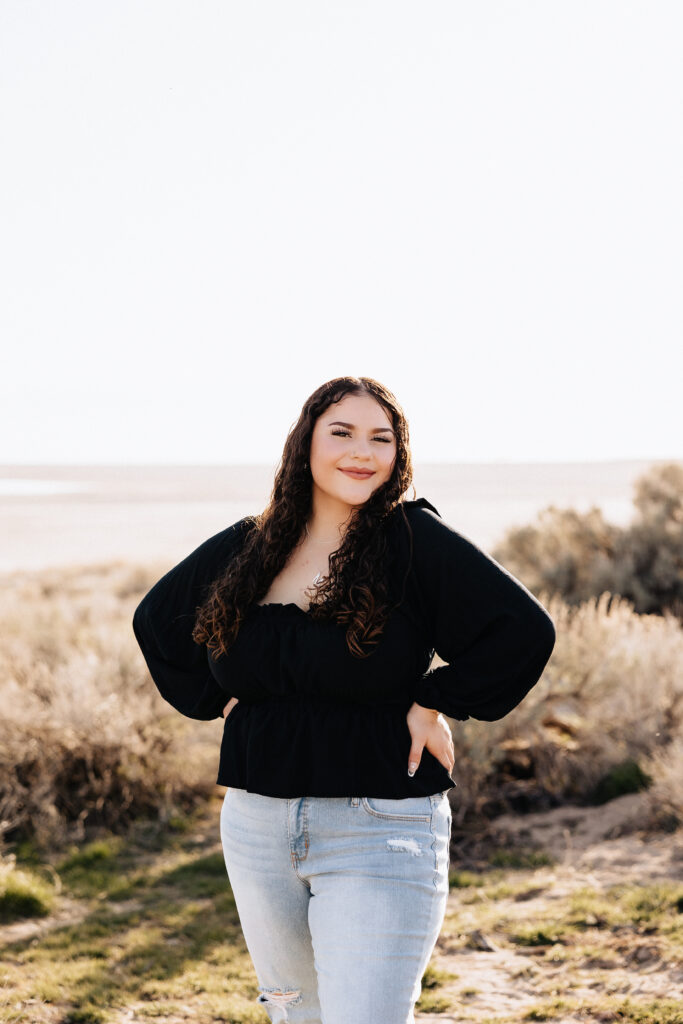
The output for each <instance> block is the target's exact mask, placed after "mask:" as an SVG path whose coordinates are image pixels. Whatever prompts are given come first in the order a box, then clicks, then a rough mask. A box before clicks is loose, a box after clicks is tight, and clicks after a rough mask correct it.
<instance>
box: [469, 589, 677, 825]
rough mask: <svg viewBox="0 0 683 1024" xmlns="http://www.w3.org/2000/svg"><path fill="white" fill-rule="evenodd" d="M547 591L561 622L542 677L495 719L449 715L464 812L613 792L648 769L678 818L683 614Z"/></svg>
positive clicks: (657, 794) (656, 791)
mask: <svg viewBox="0 0 683 1024" xmlns="http://www.w3.org/2000/svg"><path fill="white" fill-rule="evenodd" d="M541 600H542V601H543V603H544V604H545V606H546V607H547V608H548V610H549V612H550V614H551V615H552V617H553V619H554V621H555V624H556V627H557V642H556V646H555V649H554V651H553V654H552V656H551V659H550V662H549V663H548V665H547V667H546V670H545V672H544V675H543V678H542V679H541V681H540V682H539V683H538V684H537V685H536V686H535V687H534V688H533V689H532V690H531V692H530V693H529V694H528V696H527V697H526V698H525V700H524V701H523V702H522V704H520V705H519V707H518V708H516V709H515V710H514V711H513V712H512V713H511V714H510V715H508V716H507V717H506V718H504V719H502V720H501V721H499V722H493V723H476V722H466V723H457V722H456V723H454V724H453V729H454V734H455V744H456V766H455V771H454V773H453V774H454V777H455V779H456V781H457V783H458V786H459V790H458V793H457V800H456V804H457V806H458V807H459V808H460V812H459V813H460V818H461V820H462V819H464V817H465V816H466V815H468V814H471V813H473V812H474V813H485V812H486V811H487V809H488V811H489V812H491V811H495V810H503V809H510V808H518V809H526V807H527V806H528V807H536V806H539V807H540V806H543V804H544V801H545V804H546V806H547V805H548V804H551V803H553V802H562V801H575V802H586V801H592V800H600V799H601V798H607V797H608V796H617V795H619V793H620V792H627V791H628V790H629V788H630V786H631V785H635V784H637V783H638V781H639V779H640V781H641V784H642V782H643V781H644V780H643V779H642V775H643V774H647V775H651V777H652V778H653V779H654V780H655V785H654V787H653V789H652V806H653V812H655V811H658V810H660V809H661V807H660V805H659V804H658V801H664V800H666V804H667V810H668V812H669V813H671V814H672V815H673V816H675V817H677V818H678V819H679V820H683V798H682V797H681V794H680V792H676V787H675V785H674V780H675V779H676V772H678V778H679V779H680V777H681V775H680V767H681V763H682V754H681V744H682V738H683V671H682V669H683V629H681V626H680V624H679V622H678V620H677V619H676V618H675V617H674V616H673V615H670V614H665V615H664V616H657V615H637V614H636V613H635V612H634V611H633V608H632V606H631V605H630V603H629V602H627V601H625V600H623V599H619V598H612V599H611V601H610V595H609V594H603V595H602V596H601V597H600V598H598V599H591V600H588V601H586V602H584V603H583V604H581V605H579V606H574V607H572V606H569V605H567V604H565V603H564V602H563V601H562V600H561V599H560V598H557V597H554V598H550V597H548V596H547V595H541ZM667 780H668V781H667ZM610 781H613V783H614V789H613V791H612V790H610V787H609V783H610ZM602 793H604V796H603V797H601V794H602Z"/></svg>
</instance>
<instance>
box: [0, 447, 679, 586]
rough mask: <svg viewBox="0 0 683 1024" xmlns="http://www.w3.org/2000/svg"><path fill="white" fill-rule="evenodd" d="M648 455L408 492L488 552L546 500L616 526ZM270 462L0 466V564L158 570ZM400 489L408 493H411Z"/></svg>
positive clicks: (506, 469)
mask: <svg viewBox="0 0 683 1024" xmlns="http://www.w3.org/2000/svg"><path fill="white" fill-rule="evenodd" d="M656 461H660V462H664V461H669V460H632V461H630V460H621V461H614V462H587V463H579V462H574V463H560V462H558V463H458V464H443V465H438V464H426V465H417V466H416V467H415V491H416V492H417V496H418V497H425V498H427V499H428V500H429V501H430V502H431V503H432V504H433V505H434V506H435V507H436V508H437V509H438V510H439V512H440V514H441V516H442V518H443V519H444V521H445V522H447V523H449V524H450V525H451V526H452V527H454V529H456V530H458V531H459V532H460V533H463V534H464V535H465V536H467V537H469V538H470V539H472V540H473V541H475V543H477V544H479V545H480V546H481V547H483V548H484V549H485V550H490V549H491V548H492V547H493V546H494V545H495V544H496V543H497V542H498V541H499V540H500V539H502V536H503V534H504V533H505V530H506V529H508V528H509V527H511V526H522V525H525V524H528V523H531V522H533V521H534V520H535V519H536V517H537V515H538V513H539V512H540V511H541V510H542V509H544V508H547V507H548V506H549V505H555V506H556V507H558V508H574V509H576V510H577V511H580V512H586V511H588V510H589V509H590V508H591V507H592V506H597V507H598V508H600V509H601V510H602V512H603V514H604V516H605V518H606V519H607V520H609V521H610V522H613V523H615V524H617V525H621V526H625V525H627V523H628V522H629V521H630V519H631V517H632V515H633V504H632V499H633V486H634V483H635V481H636V479H637V478H638V477H639V476H640V475H641V474H643V473H645V472H646V471H647V470H648V469H649V468H650V467H652V466H653V465H655V462H656ZM274 472H275V467H274V466H16V465H14V466H0V572H7V571H14V570H22V569H26V570H30V569H41V568H44V567H47V566H54V565H84V564H93V563H97V562H105V561H112V560H122V561H129V562H136V563H150V564H151V563H155V564H156V563H159V564H161V565H162V566H163V565H166V566H168V567H169V568H170V567H171V566H172V565H174V564H176V563H177V562H178V561H180V559H181V558H183V557H184V556H185V555H187V554H189V552H190V551H192V550H194V548H195V547H197V546H198V545H199V544H200V543H201V542H202V541H203V540H206V538H207V537H210V536H212V535H213V534H214V533H218V532H219V531H220V530H223V529H225V527H226V526H229V525H230V524H231V523H234V522H235V521H236V520H237V519H240V518H241V517H242V516H244V515H249V514H255V513H258V512H261V511H262V510H263V509H264V508H265V506H266V504H267V502H268V499H269V496H270V491H271V487H272V483H273V476H274ZM408 497H409V498H412V497H413V492H412V490H410V491H409V493H408Z"/></svg>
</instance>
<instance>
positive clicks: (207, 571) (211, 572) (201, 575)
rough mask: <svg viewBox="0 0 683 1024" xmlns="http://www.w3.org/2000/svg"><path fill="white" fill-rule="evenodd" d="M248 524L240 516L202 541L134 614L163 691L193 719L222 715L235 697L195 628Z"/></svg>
mask: <svg viewBox="0 0 683 1024" xmlns="http://www.w3.org/2000/svg"><path fill="white" fill-rule="evenodd" d="M244 523H245V520H244V519H241V520H239V522H237V523H234V524H233V525H232V526H229V527H228V528H227V529H226V530H222V531H221V532H220V533H217V534H215V535H214V536H213V537H209V539H208V540H206V541H204V543H203V544H200V545H199V547H198V548H196V549H195V550H194V551H193V552H192V553H191V554H189V555H188V556H187V557H186V558H184V559H183V561H182V562H180V563H179V564H178V565H176V566H175V567H174V568H173V569H171V570H169V572H167V573H166V575H165V576H162V578H161V579H160V580H159V581H158V582H157V583H155V584H154V586H153V587H152V589H151V590H150V591H149V592H148V593H147V594H146V595H145V596H144V597H143V599H142V601H140V603H139V605H138V606H137V608H136V609H135V612H134V614H133V632H134V633H135V638H136V640H137V642H138V644H139V646H140V650H141V651H142V654H143V656H144V659H145V661H146V663H147V667H148V669H149V672H150V675H151V676H152V679H153V680H154V683H155V684H156V687H157V689H158V690H159V693H160V694H161V696H162V697H163V698H164V700H166V701H167V702H168V703H169V704H170V705H171V706H172V707H174V708H175V709H176V711H179V712H180V713H181V714H183V715H185V716H186V717H188V718H196V719H200V720H202V721H208V720H209V719H212V718H219V717H220V716H221V715H222V712H223V708H224V707H225V705H226V704H227V702H228V700H229V699H230V695H229V694H226V693H225V692H224V691H223V690H222V689H221V687H220V686H219V685H218V683H217V682H216V680H215V678H214V677H213V675H212V674H211V671H210V669H209V661H208V652H207V648H206V646H205V645H203V644H197V643H195V641H194V640H193V639H192V630H193V628H194V622H195V615H196V610H197V608H198V606H199V605H200V604H201V603H202V600H203V598H204V595H205V593H206V590H207V589H208V586H209V585H210V583H211V582H212V581H213V580H214V579H215V578H216V576H218V575H219V573H220V572H221V571H222V570H223V569H224V568H225V565H226V564H227V562H228V561H229V559H230V558H231V557H232V555H233V554H234V553H235V552H236V551H237V549H238V546H239V544H240V541H241V538H242V535H243V527H244Z"/></svg>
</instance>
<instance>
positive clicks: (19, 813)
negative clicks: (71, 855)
mask: <svg viewBox="0 0 683 1024" xmlns="http://www.w3.org/2000/svg"><path fill="white" fill-rule="evenodd" d="M162 571H163V567H160V566H151V567H149V568H148V569H144V568H140V567H136V566H130V565H126V564H124V563H113V564H110V565H104V566H96V567H92V568H88V569H80V568H79V569H64V570H56V569H51V570H46V571H42V572H39V573H16V574H13V575H12V576H9V577H6V579H5V584H6V585H5V587H4V588H3V592H2V597H0V621H1V628H2V636H3V645H2V651H1V652H0V700H1V701H2V708H3V716H2V721H1V722H0V836H2V835H3V834H5V836H6V837H7V838H12V839H17V838H21V837H32V838H33V840H34V842H36V843H37V844H38V845H39V846H40V845H42V846H46V845H50V844H55V843H62V842H64V841H66V840H69V841H73V840H74V839H76V840H78V839H81V838H83V837H84V835H85V832H86V828H87V826H88V825H90V824H93V825H94V824H104V825H106V826H108V827H110V828H122V827H123V826H125V825H126V824H127V823H128V822H130V821H131V820H132V819H133V818H136V817H140V816H146V815H149V816H152V817H158V816H160V817H162V818H169V817H170V816H172V815H173V814H174V813H175V812H176V811H180V810H187V809H189V808H190V807H191V806H194V805H196V803H197V802H198V800H202V799H205V798H206V797H207V796H208V794H209V793H210V792H211V791H212V790H213V788H214V779H215V772H216V767H217V759H218V746H219V742H220V730H221V725H222V723H221V721H220V720H216V722H208V723H207V722H194V721H191V720H189V719H185V718H182V717H181V716H180V715H178V714H177V713H176V712H175V711H173V710H172V709H171V708H170V707H169V706H168V705H167V704H165V702H164V701H163V700H162V699H161V697H160V696H159V695H158V693H157V691H156V688H155V687H154V685H153V683H152V682H151V680H150V678H149V675H148V673H147V670H146V667H145V665H144V662H143V659H142V656H141V654H140V652H139V650H138V648H137V645H136V642H135V638H134V636H133V633H132V629H131V618H132V613H133V610H134V607H135V605H136V604H137V602H138V600H139V599H140V597H141V595H142V594H143V593H144V592H145V591H146V590H147V589H148V588H149V587H150V586H151V584H152V583H153V582H154V581H155V580H156V579H158V578H159V576H160V575H161V573H162ZM608 598H609V595H607V594H604V595H603V596H602V597H601V598H599V599H597V600H595V599H592V600H589V601H587V602H585V603H584V604H582V605H579V606H568V605H566V604H565V603H564V602H563V601H561V600H560V599H559V598H548V597H547V596H545V597H544V596H543V595H541V600H542V601H543V603H544V604H545V605H546V606H547V607H548V609H549V611H550V613H551V615H552V617H553V619H554V621H555V623H556V626H557V634H558V639H557V644H556V647H555V650H554V652H553V655H552V657H551V659H550V662H549V664H548V666H547V669H546V672H545V674H544V677H543V679H542V680H541V681H540V682H539V684H538V685H537V686H536V687H535V688H534V689H533V690H532V691H531V693H530V694H529V695H528V697H527V698H526V699H525V700H524V702H523V703H522V704H521V705H520V707H519V708H517V709H515V711H513V712H512V713H511V714H510V715H508V716H507V717H506V718H505V719H503V720H502V721H500V722H493V723H481V722H474V721H469V722H466V723H453V729H454V735H455V742H456V765H455V770H454V773H453V775H454V778H455V780H456V782H457V784H458V788H457V790H456V791H455V793H454V794H452V795H453V797H454V800H453V806H454V812H455V824H456V826H457V825H458V824H462V823H463V822H465V821H466V820H472V819H473V818H474V819H475V820H479V819H480V818H482V817H484V818H486V817H491V816H492V815H495V814H496V813H498V812H500V811H505V810H509V809H522V810H523V809H526V808H533V809H535V808H539V807H542V806H544V804H545V806H547V805H548V804H553V803H558V802H562V801H575V802H581V801H584V802H585V801H590V800H592V799H595V798H596V793H597V792H598V789H599V784H600V783H601V781H604V780H605V779H606V778H608V779H609V778H610V773H614V772H615V770H618V769H620V766H623V765H627V766H628V765H629V764H630V765H632V766H633V765H635V769H633V771H635V774H636V777H637V776H638V772H640V773H641V777H642V773H643V772H644V773H647V775H649V776H650V777H651V778H652V780H653V786H652V789H651V794H652V806H653V814H654V813H655V811H656V812H658V813H666V814H668V815H670V816H671V817H672V818H674V819H676V820H679V821H680V820H683V803H682V800H681V796H680V794H679V787H678V786H677V780H678V779H680V775H681V771H680V770H681V766H682V764H683V752H682V751H683V678H682V673H681V666H682V665H683V630H682V629H681V626H680V625H679V623H678V621H677V620H676V619H675V618H674V617H673V616H671V615H665V616H663V617H661V616H654V615H646V616H643V615H637V614H635V613H634V611H633V609H632V607H631V606H630V605H629V604H628V603H627V602H626V601H624V600H620V599H614V600H612V602H611V604H610V603H609V600H608ZM633 771H631V776H633ZM629 777H630V776H629V773H628V771H627V772H626V774H625V775H624V774H623V772H622V776H621V781H619V777H618V773H617V776H615V778H617V782H616V786H617V791H616V793H614V794H613V795H617V793H618V792H619V791H622V792H623V791H628V787H629V785H630V782H629ZM624 778H625V779H626V781H625V782H624ZM620 786H621V787H622V788H621V790H620V789H619V787H620Z"/></svg>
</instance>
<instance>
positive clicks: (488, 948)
mask: <svg viewBox="0 0 683 1024" xmlns="http://www.w3.org/2000/svg"><path fill="white" fill-rule="evenodd" d="M467 944H468V946H470V947H471V948H472V949H480V950H481V951H482V952H483V953H497V952H498V946H496V945H495V944H494V943H493V942H491V940H490V939H489V938H488V937H487V936H486V935H484V933H483V932H482V931H479V929H478V928H477V929H475V930H474V931H473V932H469V934H468V943H467Z"/></svg>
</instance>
